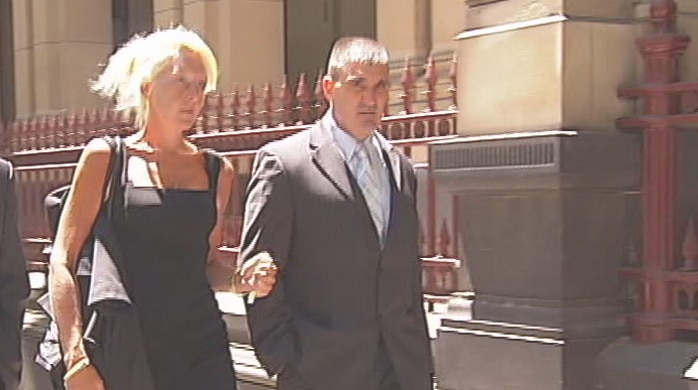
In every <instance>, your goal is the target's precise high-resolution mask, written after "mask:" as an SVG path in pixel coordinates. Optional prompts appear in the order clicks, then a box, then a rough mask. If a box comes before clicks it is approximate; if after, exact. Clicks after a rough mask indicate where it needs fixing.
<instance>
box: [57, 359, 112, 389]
mask: <svg viewBox="0 0 698 390" xmlns="http://www.w3.org/2000/svg"><path fill="white" fill-rule="evenodd" d="M65 388H66V390H105V389H106V388H105V387H104V382H103V381H102V377H100V376H99V373H98V372H97V369H95V367H94V366H93V365H91V364H90V365H88V366H87V367H85V368H83V369H82V370H80V371H79V372H76V373H75V375H73V376H71V377H70V378H68V380H67V381H65Z"/></svg>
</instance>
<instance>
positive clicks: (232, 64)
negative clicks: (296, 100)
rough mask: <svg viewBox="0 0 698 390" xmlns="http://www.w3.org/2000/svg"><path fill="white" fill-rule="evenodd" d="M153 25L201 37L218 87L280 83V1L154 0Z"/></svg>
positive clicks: (281, 67) (281, 33)
mask: <svg viewBox="0 0 698 390" xmlns="http://www.w3.org/2000/svg"><path fill="white" fill-rule="evenodd" d="M154 19H155V20H154V25H155V26H156V27H169V26H172V25H177V24H180V23H181V24H182V25H184V26H185V27H188V28H191V29H193V30H195V31H197V32H198V33H200V34H202V36H203V37H204V39H206V41H207V42H208V43H209V45H211V47H212V49H213V51H214V53H215V54H216V58H217V59H218V62H219V66H220V84H219V86H220V88H221V89H222V90H223V91H229V90H230V89H231V88H232V85H233V84H241V85H242V86H246V85H247V84H249V83H255V84H258V85H261V84H262V83H265V82H274V83H278V82H280V81H281V79H282V77H283V75H284V2H283V0H271V1H270V0H226V1H220V0H214V1H211V0H198V1H186V2H185V1H183V0H155V1H154Z"/></svg>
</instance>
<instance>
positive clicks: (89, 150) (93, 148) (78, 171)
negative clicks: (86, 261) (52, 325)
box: [48, 139, 112, 369]
mask: <svg viewBox="0 0 698 390" xmlns="http://www.w3.org/2000/svg"><path fill="white" fill-rule="evenodd" d="M111 153H112V152H111V148H110V146H109V144H108V143H107V142H106V141H105V140H103V139H93V140H91V141H90V142H89V143H88V144H87V145H86V146H85V149H84V150H83V152H82V154H81V155H80V159H79V160H78V164H77V167H76V168H75V173H74V175H73V182H72V185H71V189H70V192H69V193H68V196H67V198H66V204H65V205H64V207H63V211H62V213H61V216H60V220H59V222H58V227H57V230H56V237H55V239H54V242H53V249H52V251H51V257H50V261H49V267H50V268H49V278H48V283H49V289H50V291H51V295H50V296H51V305H52V307H53V311H54V315H55V319H56V324H57V325H58V336H59V340H60V343H61V347H62V350H63V360H64V361H65V364H66V367H67V368H68V369H70V368H71V367H73V366H74V365H75V364H76V363H78V362H80V361H82V360H84V359H86V358H87V353H86V352H85V347H84V345H83V343H82V328H83V327H82V318H81V315H80V311H81V304H80V302H81V299H80V291H79V288H78V286H77V282H76V278H75V269H76V264H77V261H78V258H79V255H80V251H81V249H82V247H83V245H84V243H85V240H86V239H87V237H88V236H89V234H90V231H91V229H92V225H93V224H94V222H95V220H96V218H97V214H98V213H99V210H100V207H101V205H102V203H103V201H104V192H103V191H98V190H95V189H98V188H102V189H103V188H105V185H104V184H105V181H106V180H107V177H109V175H108V172H107V171H108V170H109V165H110V164H109V161H110V159H111Z"/></svg>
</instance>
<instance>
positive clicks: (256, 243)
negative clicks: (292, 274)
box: [239, 149, 296, 376]
mask: <svg viewBox="0 0 698 390" xmlns="http://www.w3.org/2000/svg"><path fill="white" fill-rule="evenodd" d="M244 212H245V216H244V223H243V233H242V239H241V246H240V259H239V262H241V264H242V263H243V262H245V261H247V260H249V259H250V258H251V257H252V256H254V255H255V254H257V253H259V252H262V251H267V252H269V253H270V254H271V256H272V258H273V259H274V261H275V262H276V264H277V266H278V267H279V271H280V272H279V279H278V280H277V282H276V285H275V287H274V290H273V291H272V293H271V294H270V295H269V296H267V297H265V298H258V299H257V300H255V302H254V303H253V304H248V305H247V323H248V326H249V329H250V336H251V340H252V345H253V347H254V349H255V351H256V353H257V358H258V359H259V361H260V363H261V364H262V366H263V367H264V369H265V370H266V371H267V373H268V374H269V375H270V376H272V375H274V374H276V373H278V372H279V371H280V370H281V369H282V368H283V367H284V365H286V363H288V362H289V361H290V360H291V359H292V358H293V357H294V355H295V354H296V344H295V338H294V334H293V327H292V324H291V310H290V308H289V306H288V304H287V302H286V299H285V296H284V281H283V275H284V269H285V267H286V265H287V264H288V259H289V251H290V246H291V229H292V226H293V209H292V204H291V189H290V185H289V179H288V177H287V173H286V172H285V171H284V168H283V165H282V163H281V160H280V159H279V158H278V157H277V156H276V155H274V154H273V153H271V152H269V151H266V150H264V149H262V150H260V151H259V152H258V154H257V157H256V158H255V163H254V166H253V171H252V175H251V178H250V183H249V185H248V187H247V195H246V200H245V211H244Z"/></svg>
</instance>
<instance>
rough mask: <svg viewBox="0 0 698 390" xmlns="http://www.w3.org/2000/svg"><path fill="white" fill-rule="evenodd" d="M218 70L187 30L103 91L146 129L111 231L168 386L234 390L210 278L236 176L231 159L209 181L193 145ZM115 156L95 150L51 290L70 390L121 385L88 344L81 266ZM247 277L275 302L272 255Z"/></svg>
mask: <svg viewBox="0 0 698 390" xmlns="http://www.w3.org/2000/svg"><path fill="white" fill-rule="evenodd" d="M217 72H218V69H217V64H216V59H215V57H214V55H213V53H212V51H211V49H210V48H209V47H208V46H207V45H206V43H205V42H204V41H203V40H202V39H201V38H200V37H199V36H198V35H197V34H195V33H194V32H192V31H189V30H187V29H184V28H182V27H178V28H174V29H167V30H160V31H156V32H154V33H152V34H150V35H147V36H136V37H134V38H133V39H132V40H131V41H129V42H128V43H127V44H125V45H124V46H123V47H122V48H120V49H119V50H118V51H117V52H116V53H114V54H113V55H112V56H111V57H110V59H109V62H108V64H107V65H106V67H105V69H104V71H103V73H102V74H101V75H100V76H99V78H98V79H97V80H96V81H95V82H94V84H93V85H92V88H93V90H94V91H96V92H98V93H100V94H101V95H103V96H106V97H110V98H112V99H114V100H115V102H116V109H117V110H135V111H136V113H137V123H136V125H137V127H138V131H137V132H136V133H135V134H134V135H132V136H129V137H127V138H125V139H124V140H123V144H124V145H125V151H126V152H125V156H124V158H125V161H126V163H125V164H124V165H125V172H126V174H125V176H126V180H125V182H126V184H125V187H124V199H125V201H124V204H125V206H124V207H125V212H124V216H123V217H122V218H114V220H113V221H112V224H113V225H114V226H113V228H114V229H113V230H114V232H115V234H116V236H117V238H118V241H119V247H120V249H121V252H122V254H123V256H122V257H123V263H124V268H125V271H126V272H125V275H126V278H127V279H128V280H126V281H125V282H127V283H124V284H125V285H127V286H128V294H129V297H130V299H131V300H132V302H133V304H134V306H135V307H136V309H137V312H138V317H139V322H140V328H141V331H142V332H141V333H142V336H143V339H144V343H143V344H144V347H145V352H146V353H145V355H146V358H147V363H148V366H149V369H150V373H151V376H152V379H153V382H154V384H155V387H156V388H157V389H167V390H172V389H195V388H196V389H198V388H200V389H207V390H215V389H221V390H223V389H225V390H230V389H234V388H235V374H234V372H233V368H232V362H231V360H230V355H229V352H228V347H227V345H228V344H227V338H226V331H225V326H224V323H223V321H222V319H221V316H220V312H219V310H218V307H217V305H216V301H215V299H214V295H213V292H212V289H211V288H210V286H209V285H208V282H207V277H206V266H207V264H211V261H215V254H216V253H217V251H216V248H217V247H218V246H219V245H220V244H221V240H222V228H221V227H222V222H223V221H222V218H223V212H224V205H225V204H226V203H227V200H228V198H229V196H230V193H231V187H232V185H233V168H232V166H231V164H230V163H229V162H228V161H225V160H223V162H222V163H221V165H220V166H221V169H220V170H219V171H218V172H210V169H209V168H208V167H209V164H207V158H206V157H207V156H206V153H204V151H202V150H199V149H198V148H197V147H196V146H195V145H193V144H192V143H190V142H189V141H188V140H187V139H186V137H185V132H186V131H187V130H188V129H190V128H191V126H192V125H193V123H194V121H195V119H196V117H197V116H198V115H199V112H200V111H201V109H202V107H203V104H204V97H205V95H206V94H207V93H209V92H211V91H213V90H214V89H215V87H216V83H217ZM111 153H112V151H111V148H110V146H109V145H108V143H107V142H105V141H104V140H103V139H93V140H91V141H90V142H89V143H88V144H87V146H86V147H85V150H84V152H83V153H82V155H81V157H80V159H79V162H78V165H77V168H76V171H75V175H74V178H73V184H72V189H71V192H70V194H69V195H68V198H67V200H66V205H65V208H64V210H63V213H62V215H61V218H60V221H59V225H58V228H57V233H56V239H55V243H54V247H53V251H52V253H51V259H50V264H51V272H50V276H49V288H50V291H51V302H52V306H53V310H54V313H55V317H56V323H57V324H58V334H59V340H60V345H61V349H62V351H63V360H64V363H65V366H66V369H67V372H68V374H67V375H66V377H65V386H66V388H67V389H69V390H83V389H90V390H95V389H96V390H101V389H105V388H107V389H109V388H110V383H104V380H103V379H102V377H101V375H100V372H99V370H98V368H96V367H94V365H93V364H91V362H90V360H89V356H88V353H87V352H86V349H85V345H84V343H83V339H82V329H83V319H82V318H81V315H80V305H79V302H80V301H81V296H80V292H79V291H78V288H77V287H76V278H75V268H76V262H77V258H78V256H79V252H80V249H81V248H82V246H83V244H84V242H85V240H86V239H87V237H88V235H89V234H90V231H91V229H92V226H93V223H94V221H95V219H96V218H97V215H98V212H99V210H100V206H101V204H103V202H105V199H104V197H105V196H104V195H105V194H102V193H101V191H95V189H96V188H103V183H105V181H106V180H107V177H108V174H109V172H108V171H109V161H110V157H111ZM214 189H215V191H214ZM245 272H246V273H245V274H244V275H241V276H240V275H239V274H238V277H235V278H233V279H234V281H233V283H231V284H232V285H231V286H230V288H231V289H232V290H233V291H237V292H249V291H254V293H255V294H256V296H257V297H263V296H265V295H267V294H268V293H269V291H270V289H271V288H272V286H273V284H274V282H275V269H274V268H273V265H271V260H270V259H269V258H268V257H264V256H261V257H260V258H259V261H258V262H257V263H256V264H255V265H254V266H253V267H250V268H249V269H246V271H245ZM253 275H262V276H261V277H254V276H253ZM265 275H266V276H265ZM252 280H255V281H256V282H255V283H254V284H253V285H251V284H250V282H251V281H252ZM134 390H135V389H134Z"/></svg>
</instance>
